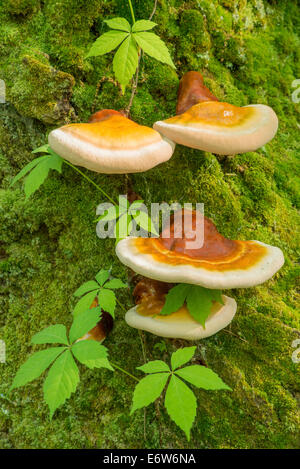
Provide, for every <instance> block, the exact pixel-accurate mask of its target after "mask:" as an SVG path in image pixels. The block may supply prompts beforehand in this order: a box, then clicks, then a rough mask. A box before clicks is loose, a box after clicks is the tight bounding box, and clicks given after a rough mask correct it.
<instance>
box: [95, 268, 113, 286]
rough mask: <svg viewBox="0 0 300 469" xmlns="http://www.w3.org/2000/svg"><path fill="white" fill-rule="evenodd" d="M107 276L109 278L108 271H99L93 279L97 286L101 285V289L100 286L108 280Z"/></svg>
mask: <svg viewBox="0 0 300 469" xmlns="http://www.w3.org/2000/svg"><path fill="white" fill-rule="evenodd" d="M109 276H110V271H109V270H104V269H101V270H99V272H98V273H97V274H96V276H95V279H96V280H97V282H98V283H99V285H101V287H102V285H103V284H104V283H105V282H106V280H107V279H108V277H109Z"/></svg>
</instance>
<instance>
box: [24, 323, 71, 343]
mask: <svg viewBox="0 0 300 469" xmlns="http://www.w3.org/2000/svg"><path fill="white" fill-rule="evenodd" d="M31 343H32V344H64V345H69V342H68V339H67V329H66V326H64V325H63V324H55V325H54V326H49V327H46V329H44V330H42V331H40V332H38V333H37V334H35V335H34V336H33V337H32V339H31Z"/></svg>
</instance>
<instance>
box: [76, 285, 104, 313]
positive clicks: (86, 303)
mask: <svg viewBox="0 0 300 469" xmlns="http://www.w3.org/2000/svg"><path fill="white" fill-rule="evenodd" d="M98 288H99V287H98ZM95 298H96V292H95V291H90V292H89V293H87V294H86V295H84V296H83V297H82V298H80V300H79V301H77V303H76V305H75V308H74V310H73V315H74V317H76V316H77V315H78V314H79V313H82V312H83V311H86V310H87V309H88V308H89V307H90V306H91V305H92V303H93V301H94V299H95Z"/></svg>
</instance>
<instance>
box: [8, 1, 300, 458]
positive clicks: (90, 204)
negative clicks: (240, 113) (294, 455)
mask: <svg viewBox="0 0 300 469" xmlns="http://www.w3.org/2000/svg"><path fill="white" fill-rule="evenodd" d="M133 3H134V7H135V8H136V17H137V18H143V17H147V16H149V15H150V13H151V11H152V8H153V2H152V1H150V0H142V1H133ZM22 5H23V6H22ZM21 6H22V7H21ZM21 8H22V11H21ZM23 13H24V14H23ZM25 13H26V14H25ZM114 16H126V17H127V18H128V19H129V20H130V12H129V9H128V5H127V2H124V1H123V0H113V1H108V0H107V1H106V0H103V1H99V0H93V1H90V2H86V1H83V0H67V1H65V0H64V1H63V0H51V1H47V2H38V1H35V2H34V1H30V0H28V1H25V0H23V1H19V2H5V5H4V2H2V4H1V5H0V35H1V39H2V41H1V45H0V70H1V77H0V78H1V79H5V82H6V86H7V95H8V96H7V97H8V99H7V101H8V102H7V104H5V105H0V177H1V180H2V189H1V191H0V238H1V241H2V244H1V248H0V311H1V314H0V338H1V339H4V340H5V342H6V346H7V363H6V364H5V365H4V364H0V374H1V381H0V447H1V448H16V447H17V448H45V447H47V448H140V447H147V448H160V447H163V448H170V447H172V448H183V447H187V448H188V447H191V448H283V449H287V448H297V447H299V440H300V435H299V427H300V426H299V423H300V422H299V410H298V407H297V399H299V384H300V383H299V364H298V365H297V364H295V363H293V362H292V360H291V355H292V353H293V351H294V349H293V347H292V342H293V340H294V339H296V338H298V337H299V333H298V332H297V330H298V329H299V315H298V313H297V311H299V301H298V297H297V278H298V276H299V268H297V266H296V261H297V259H296V249H297V247H298V246H299V237H298V235H297V232H296V226H297V223H298V220H299V215H298V212H297V210H299V206H300V204H299V193H300V191H299V177H298V175H299V170H300V168H299V160H298V159H297V156H298V155H299V149H300V147H299V137H298V134H299V129H298V127H297V123H299V122H300V117H299V106H298V105H296V104H294V103H292V101H291V93H292V91H293V89H292V87H291V83H292V81H293V80H294V79H296V78H299V73H300V69H299V62H300V61H299V57H300V56H299V54H300V52H299V51H300V47H299V38H298V36H297V31H299V26H300V23H299V12H298V7H297V5H296V2H293V1H292V0H289V1H286V2H274V1H272V2H271V1H262V0H243V1H239V2H237V1H235V0H212V1H208V0H201V2H198V1H196V0H189V1H187V2H182V1H180V0H170V1H166V0H162V1H160V2H158V8H157V12H156V15H155V16H154V18H153V19H154V21H155V22H157V23H158V26H157V27H156V29H155V30H156V31H157V33H158V34H160V35H161V37H162V38H163V39H164V40H165V41H166V43H167V45H168V47H169V49H170V51H171V53H172V56H173V57H174V61H175V63H176V65H177V73H175V72H173V71H172V70H170V69H169V68H168V67H167V66H164V65H162V64H160V63H158V62H156V61H154V60H153V59H151V58H149V57H147V56H144V58H143V61H142V63H141V71H140V79H139V86H138V92H137V95H136V98H135V100H134V103H133V106H132V109H131V117H132V118H133V119H134V120H136V121H137V122H139V123H141V124H144V125H149V126H152V124H153V122H155V121H156V120H158V119H162V118H166V117H168V116H170V115H172V114H173V113H174V112H175V99H176V93H177V87H178V78H180V77H181V76H182V74H183V73H184V72H185V71H187V70H188V69H191V68H194V69H196V70H199V71H201V72H202V73H203V75H204V79H205V83H206V85H207V86H209V87H210V89H212V91H213V92H214V93H215V94H216V96H217V97H218V98H219V99H221V100H226V101H229V102H231V103H233V104H235V105H240V106H242V105H246V104H251V103H257V102H259V103H264V104H269V105H271V106H272V107H274V109H275V111H276V113H277V114H278V117H279V124H280V125H279V132H278V134H277V135H276V137H275V138H274V139H273V140H272V142H270V143H268V144H267V145H266V146H265V147H264V148H262V149H259V150H258V151H256V152H251V153H246V154H243V155H236V156H235V157H216V156H214V155H212V154H210V153H204V152H200V151H196V150H193V149H189V148H186V147H182V146H180V145H177V147H176V150H175V153H174V155H173V157H172V158H171V159H170V160H169V161H168V162H167V163H165V164H163V165H160V166H158V167H156V168H154V169H152V170H151V171H148V172H146V173H142V174H133V175H129V176H128V177H125V176H124V175H111V176H109V175H100V174H95V173H90V174H89V176H90V177H91V178H92V179H93V180H94V181H95V182H97V183H98V184H99V185H101V186H102V187H103V188H105V190H106V191H107V192H108V193H109V194H110V195H111V196H113V197H115V198H117V196H118V194H124V193H126V190H127V188H128V187H129V186H130V187H131V188H132V189H133V190H134V191H136V192H137V193H139V194H140V195H141V196H142V197H143V199H144V200H145V201H146V203H147V204H150V203H151V202H160V203H161V202H163V201H166V202H176V201H179V202H194V203H196V202H204V203H205V213H206V215H208V216H210V217H211V218H212V219H213V220H214V222H215V223H216V224H217V226H218V228H219V229H220V231H221V232H222V233H223V234H224V235H227V236H231V237H233V238H237V239H259V240H261V241H263V242H266V243H269V244H273V245H276V246H279V247H280V248H281V249H282V250H283V252H284V255H285V259H286V262H285V265H284V267H283V268H282V269H281V270H280V272H279V273H278V274H276V276H275V277H274V278H273V279H272V280H270V281H269V282H267V283H265V284H264V285H262V286H259V287H256V288H249V289H241V290H236V291H231V292H229V293H228V294H229V296H233V297H235V298H236V300H237V303H238V311H237V314H236V316H235V318H234V320H233V322H232V324H231V326H230V327H229V328H226V330H223V331H220V332H219V333H218V334H216V335H215V336H213V337H210V338H209V339H206V340H203V341H201V342H199V343H197V344H196V345H197V354H196V359H197V360H200V361H201V363H203V362H205V363H207V365H208V366H210V367H211V368H213V369H214V370H215V371H217V372H218V373H219V374H220V375H221V376H222V378H223V379H224V380H225V381H226V382H227V383H228V384H229V385H230V386H231V388H232V389H233V391H232V392H230V393H229V392H223V391H222V392H209V391H203V390H194V391H195V393H196V395H197V398H198V402H199V409H198V413H197V419H196V423H195V425H194V427H193V430H192V439H191V442H190V443H187V442H186V441H185V440H184V439H183V434H182V432H181V431H180V430H179V429H178V428H177V427H176V426H175V424H173V423H172V422H171V421H170V419H169V418H168V415H167V413H166V412H165V411H164V410H163V409H162V406H161V407H160V409H159V408H158V407H155V406H150V407H149V408H148V409H147V412H146V440H145V441H144V414H143V412H142V411H140V412H136V413H135V414H134V415H133V416H131V417H130V416H129V408H130V404H131V395H132V390H133V388H134V382H133V381H131V380H130V378H129V377H124V376H122V375H120V374H119V373H118V372H115V373H111V372H110V371H108V370H107V371H103V370H97V371H95V370H86V369H84V368H82V369H81V370H80V372H81V383H80V385H79V388H78V392H77V393H76V394H75V395H73V396H72V397H71V399H70V400H69V401H68V402H67V403H66V405H64V406H63V407H62V408H60V409H59V411H58V412H57V413H56V414H55V416H54V418H53V420H52V421H51V422H50V421H49V418H48V411H47V408H46V405H45V403H44V402H43V397H42V380H38V381H36V382H34V383H32V384H30V385H28V386H26V387H25V388H24V389H22V390H20V391H15V392H14V393H13V394H11V395H9V394H8V388H9V385H10V383H11V382H12V379H13V376H14V374H15V372H16V370H17V369H18V368H19V366H20V364H21V363H23V362H24V360H25V359H26V357H28V356H29V355H30V354H31V353H32V351H33V350H35V348H34V347H32V346H31V345H30V338H31V337H32V335H33V334H34V333H36V332H37V331H38V330H40V329H42V328H43V327H46V326H48V325H50V324H55V323H65V324H67V325H70V323H71V314H70V312H71V310H72V308H73V306H74V298H73V296H72V294H73V292H74V291H75V289H76V288H77V287H78V286H79V285H80V284H81V283H82V282H84V281H86V280H88V279H91V278H92V277H93V276H94V274H95V273H96V272H97V271H98V269H99V268H100V267H110V266H112V271H113V274H114V275H116V276H118V277H121V278H123V279H124V280H125V279H126V278H127V270H126V269H125V267H124V266H123V265H121V264H120V263H119V262H118V260H117V259H116V256H115V253H114V251H115V246H114V240H105V241H103V240H99V239H98V238H97V237H96V234H95V223H94V219H95V209H96V206H97V204H98V203H100V202H103V198H102V197H101V196H100V197H99V194H98V193H97V191H96V190H95V189H94V188H93V187H92V186H89V185H88V184H87V183H86V181H85V180H83V179H82V178H80V177H79V176H78V175H77V174H76V173H74V172H73V171H72V170H71V169H70V168H68V167H64V168H63V174H62V175H58V174H57V173H51V174H50V177H49V178H48V180H47V181H46V182H45V184H43V186H42V187H41V188H40V190H39V191H38V192H37V193H36V194H35V195H34V196H33V197H32V199H30V200H29V202H25V200H24V192H23V190H22V184H21V183H19V185H18V187H16V188H13V189H9V188H8V186H9V184H10V182H11V180H12V178H13V176H14V175H15V174H16V173H17V172H18V171H19V169H20V168H21V167H23V166H24V165H25V164H26V163H27V162H29V161H30V160H31V159H32V157H33V156H32V154H31V151H32V150H33V149H34V148H36V147H38V146H40V145H41V144H43V143H44V142H45V141H46V137H47V133H48V132H49V131H50V130H51V129H52V128H53V125H56V126H58V125H59V122H63V121H65V120H68V119H72V120H75V119H76V118H77V119H78V121H86V120H87V119H88V117H89V115H90V114H91V113H92V112H93V111H96V110H98V109H101V108H103V107H104V108H105V107H106V108H107V107H109V108H115V109H122V108H124V107H125V106H126V105H127V103H128V101H129V98H130V88H128V89H127V90H126V94H125V96H122V95H121V93H120V89H119V87H118V86H116V85H115V84H114V83H113V82H112V81H107V80H106V81H103V82H102V81H101V79H102V77H108V78H110V79H112V78H113V73H112V67H111V58H112V54H110V55H108V56H105V57H99V58H94V59H90V60H84V56H85V55H86V52H87V51H88V49H89V47H90V45H91V44H92V42H93V41H94V40H95V39H96V37H97V36H98V35H99V34H100V33H101V32H103V31H104V30H106V26H105V25H104V23H103V19H104V18H106V17H114ZM100 82H101V84H100V87H99V89H98V92H96V88H97V84H99V83H100ZM72 109H74V111H75V114H76V117H75V115H74V114H72ZM119 299H120V301H121V303H122V305H123V307H124V309H125V310H127V309H128V308H129V307H130V306H131V305H132V294H131V291H129V290H125V291H122V293H120V294H119ZM123 318H124V311H123V309H121V308H118V309H117V319H116V321H115V329H114V331H113V332H112V334H111V335H110V337H109V338H108V339H107V340H106V345H107V347H108V349H109V353H110V356H111V358H112V361H115V362H117V363H118V364H120V365H121V366H123V367H124V368H126V369H128V371H130V372H132V373H134V374H137V375H138V376H140V375H139V372H138V371H137V370H136V369H135V368H136V366H139V365H141V364H142V362H143V360H142V358H141V357H142V353H141V345H140V337H139V335H138V333H137V331H134V330H132V329H130V328H129V327H128V326H127V325H126V324H125V322H124V319H123ZM144 341H145V348H146V354H147V359H148V360H151V359H159V358H162V359H164V360H168V357H169V356H170V353H171V352H173V351H174V350H175V349H176V348H177V347H178V346H182V345H183V344H185V342H183V341H171V340H164V339H161V338H158V337H155V336H152V335H151V334H144ZM160 342H164V343H165V348H166V350H164V349H163V350H164V351H160V350H162V349H160V348H157V347H155V345H157V344H158V343H160Z"/></svg>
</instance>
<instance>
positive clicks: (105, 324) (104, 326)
mask: <svg viewBox="0 0 300 469" xmlns="http://www.w3.org/2000/svg"><path fill="white" fill-rule="evenodd" d="M98 305H99V302H98V298H95V299H94V301H93V302H92V304H91V306H90V309H92V308H96V306H98ZM113 325H114V321H113V318H112V316H111V315H110V314H109V313H107V312H106V311H102V316H101V319H100V321H99V322H98V323H97V324H96V326H95V327H93V329H91V330H90V331H89V332H87V333H86V334H85V335H84V336H83V337H81V338H80V339H78V341H80V340H95V341H96V342H100V343H102V342H103V341H104V339H106V337H107V336H108V334H109V333H110V331H111V330H112V328H113Z"/></svg>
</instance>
